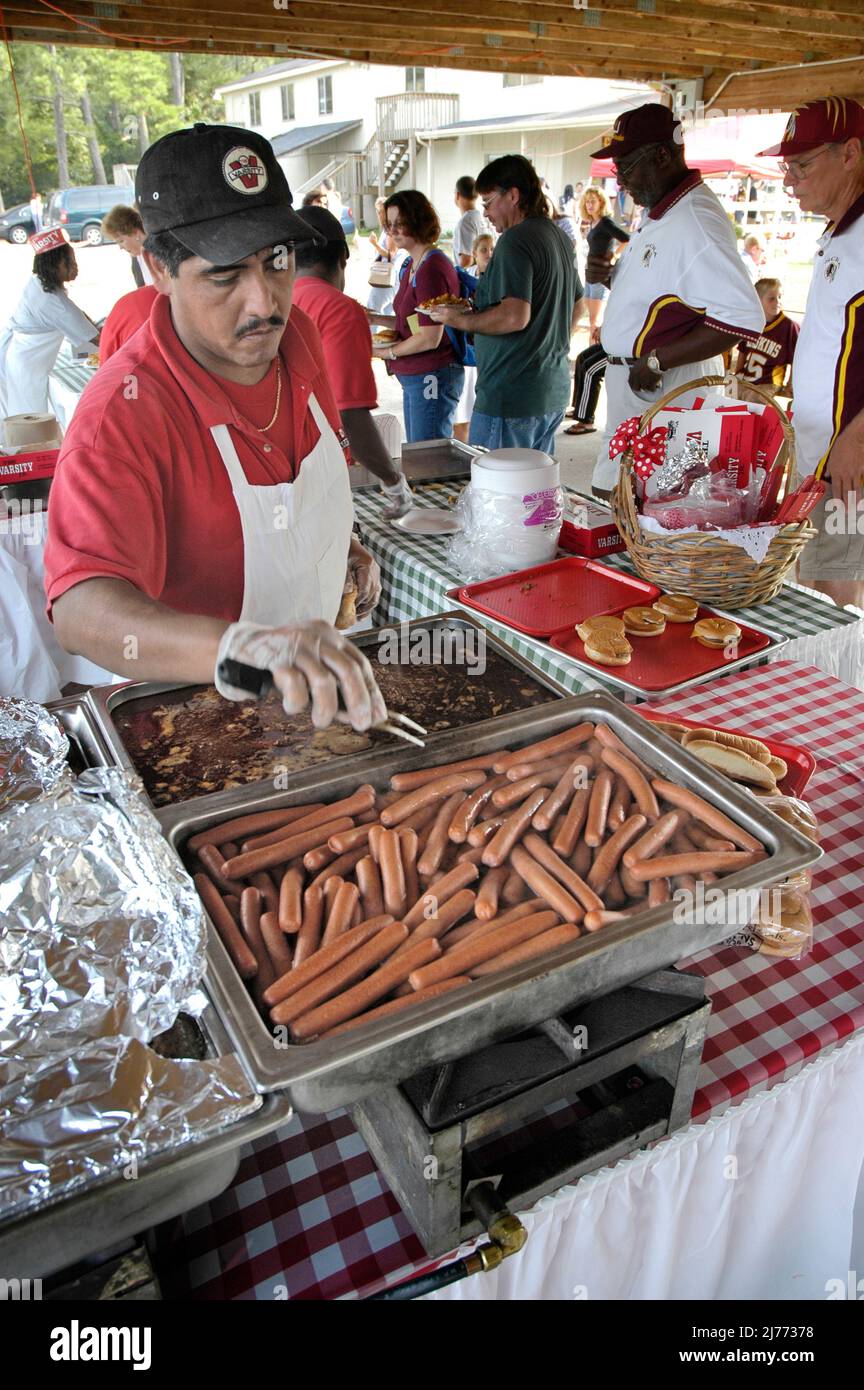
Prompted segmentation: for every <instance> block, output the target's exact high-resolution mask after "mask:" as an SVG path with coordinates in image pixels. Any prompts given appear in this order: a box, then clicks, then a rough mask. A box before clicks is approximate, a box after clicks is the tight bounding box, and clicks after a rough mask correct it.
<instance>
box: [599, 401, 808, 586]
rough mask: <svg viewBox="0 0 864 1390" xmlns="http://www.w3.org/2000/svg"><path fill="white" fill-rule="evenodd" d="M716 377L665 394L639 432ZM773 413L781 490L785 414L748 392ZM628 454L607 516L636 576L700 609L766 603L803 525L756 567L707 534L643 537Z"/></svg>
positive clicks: (786, 457)
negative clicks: (778, 428)
mask: <svg viewBox="0 0 864 1390" xmlns="http://www.w3.org/2000/svg"><path fill="white" fill-rule="evenodd" d="M724 381H725V378H724V377H722V376H706V377H699V378H698V379H696V380H695V381H690V382H687V383H685V385H683V386H679V387H677V388H676V389H675V390H674V391H669V392H668V393H667V395H665V396H663V398H662V399H661V400H659V401H658V402H657V404H656V405H652V406H651V408H650V409H649V410H646V412H645V414H644V415H643V416H642V420H641V423H640V426H639V428H640V432H641V431H644V430H645V429H646V428H647V427H648V426H649V425H650V423H651V421H652V420H653V419H654V416H655V415H656V414H657V413H658V411H660V410H662V409H663V408H664V407H665V406H667V405H668V404H669V402H670V401H672V400H674V399H675V398H676V396H680V395H683V393H684V392H685V391H692V390H693V389H694V387H697V386H722V385H723V384H724ZM753 389H754V390H755V391H758V393H759V395H760V396H761V397H762V398H763V399H764V400H765V402H766V404H768V405H770V406H771V407H772V408H773V409H774V410H776V411H777V414H778V416H779V417H780V423H781V424H782V426H783V435H784V442H783V444H782V445H781V458H782V459H783V462H784V465H785V471H784V485H785V487H786V490H788V487H789V485H790V483H791V480H792V477H793V475H794V471H795V446H794V442H793V434H792V426H791V425H790V423H789V420H788V417H787V416H786V413H785V412H784V411H783V410H782V408H781V407H780V406H779V405H778V404H777V402H776V401H775V400H774V398H773V396H771V395H770V393H769V392H767V391H760V390H759V388H758V387H754V388H753ZM633 479H634V474H633V453H632V450H630V449H628V450H627V452H626V453H625V454H624V455H623V456H622V462H621V470H620V472H619V474H618V482H617V484H616V486H615V488H614V489H613V491H612V498H611V502H612V515H613V517H614V519H615V525H616V526H617V527H618V530H619V531H620V532H621V536H622V538H623V540H624V544H625V545H626V547H627V550H628V551H629V553H630V558H631V560H632V561H633V566H634V568H635V570H636V573H637V574H638V575H640V576H641V577H642V579H647V580H649V581H650V582H651V583H653V584H659V585H660V587H661V588H663V589H665V590H666V591H667V592H670V591H671V592H673V593H680V594H690V595H691V597H693V598H695V599H698V600H699V602H700V603H705V604H709V605H711V606H712V607H715V608H749V607H751V606H752V605H753V604H756V603H767V601H768V600H769V599H772V598H774V596H775V594H777V593H779V591H780V587H781V585H782V583H783V579H784V577H785V575H786V573H787V571H788V570H790V569H791V568H792V566H793V565H794V564H795V562H796V561H797V559H798V557H799V555H800V554H801V551H802V550H803V549H804V547H805V545H806V544H807V542H808V541H809V540H811V539H812V537H813V536H815V535H816V531H815V529H814V527H813V526H812V525H811V523H810V522H809V521H801V522H796V523H795V524H794V525H791V526H783V527H781V528H780V530H779V531H778V532H777V535H776V536H775V537H774V539H773V540H772V542H771V544H770V545H769V547H768V553H767V554H766V556H765V558H764V560H763V561H762V563H761V564H758V565H757V564H756V562H755V560H751V558H750V556H749V555H747V554H746V553H745V552H744V551H743V550H742V549H741V548H740V546H737V545H732V544H730V542H729V541H727V540H723V539H722V538H721V537H719V536H717V535H716V534H714V533H712V532H710V531H684V532H681V533H679V534H677V535H676V534H674V533H672V532H670V533H669V534H668V535H666V536H663V535H655V534H653V533H651V532H648V531H643V530H642V529H641V527H640V524H639V513H638V511H637V509H636V494H635V489H634V481H633Z"/></svg>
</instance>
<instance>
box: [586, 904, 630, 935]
mask: <svg viewBox="0 0 864 1390" xmlns="http://www.w3.org/2000/svg"><path fill="white" fill-rule="evenodd" d="M632 913H633V909H632V908H630V907H625V908H624V909H623V910H622V911H621V912H611V911H609V910H607V909H604V910H603V911H602V912H586V913H585V921H584V922H583V923H582V925H583V926H584V928H585V930H586V931H599V930H600V928H601V927H608V926H609V923H610V922H624V921H626V920H627V918H628V917H630V916H632Z"/></svg>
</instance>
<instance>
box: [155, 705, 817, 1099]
mask: <svg viewBox="0 0 864 1390" xmlns="http://www.w3.org/2000/svg"><path fill="white" fill-rule="evenodd" d="M583 719H590V720H594V721H598V722H599V721H602V722H604V723H606V724H608V725H609V726H610V727H611V728H612V729H613V730H614V731H615V732H616V733H617V734H618V735H619V736H620V737H621V738H622V739H623V740H624V741H625V742H626V743H627V744H628V745H629V746H630V747H631V748H633V749H634V751H635V752H637V753H638V754H639V756H640V757H641V758H643V759H644V761H645V762H646V763H648V764H649V765H650V766H651V767H653V768H655V769H656V770H657V771H658V772H659V773H660V774H661V775H663V776H666V777H671V778H673V779H674V780H675V781H676V782H678V783H679V784H680V785H683V786H685V787H690V788H692V789H693V790H697V789H698V791H699V793H700V794H701V795H703V796H705V797H707V798H708V799H709V800H710V801H711V802H712V803H713V804H715V805H716V806H718V807H720V808H722V810H723V811H725V812H726V813H727V814H728V815H731V816H732V817H733V818H734V819H735V820H736V821H737V822H738V823H739V824H741V825H742V826H744V827H746V829H747V830H749V831H750V832H751V833H752V834H753V835H755V836H757V838H758V839H760V840H761V841H762V842H763V843H764V844H765V846H766V848H767V849H768V850H769V851H770V852H771V859H770V861H769V862H768V863H763V864H757V865H754V866H752V867H751V868H749V869H744V870H742V871H741V872H740V873H737V874H732V875H729V877H728V878H726V879H724V880H723V886H724V888H728V889H748V888H749V889H754V888H759V887H761V886H763V885H764V884H766V883H776V882H778V881H780V880H781V879H782V878H784V877H785V876H786V875H787V874H789V873H791V872H793V871H794V870H796V869H799V868H803V867H805V866H806V865H809V864H813V863H815V862H816V860H817V859H819V858H820V855H821V851H820V850H819V848H818V847H817V846H816V845H814V844H813V842H812V841H811V840H809V839H807V837H806V836H804V835H801V834H800V833H799V832H797V831H796V830H793V829H792V828H791V827H790V826H788V825H786V823H785V822H784V821H782V820H780V819H779V818H778V817H776V816H774V815H773V814H772V813H771V812H770V811H767V810H766V809H765V808H764V807H763V806H762V804H761V803H760V801H759V800H758V798H756V797H753V796H751V795H750V794H749V793H748V792H746V791H745V790H743V789H742V788H741V787H739V786H736V785H735V784H734V783H732V782H730V781H729V780H728V779H727V778H725V777H723V776H722V775H721V774H720V773H718V772H716V771H714V770H713V769H711V768H709V767H707V766H706V765H705V764H704V763H701V762H700V761H699V760H698V759H697V758H695V757H694V756H693V755H692V754H689V753H687V751H686V749H684V748H681V747H680V746H679V745H678V744H676V743H674V742H673V741H672V740H671V739H669V738H667V737H666V736H665V735H663V734H661V733H660V732H659V731H658V730H656V729H654V728H652V726H651V725H650V724H648V723H647V722H646V721H645V720H644V719H642V718H641V717H640V716H639V715H638V714H637V713H636V712H635V711H633V710H631V709H629V708H628V707H627V706H626V705H624V704H623V703H622V702H621V701H620V700H619V699H617V698H616V697H615V696H613V695H611V694H607V693H606V692H605V691H601V692H597V693H591V694H586V695H580V696H577V697H575V698H572V699H569V700H560V701H558V702H557V703H555V704H553V705H545V706H542V707H540V708H539V709H536V710H528V711H522V712H521V713H520V714H514V715H508V716H505V717H501V718H499V719H497V720H494V721H490V722H489V723H488V724H486V725H485V726H483V727H480V726H478V727H477V728H475V729H473V730H471V731H470V733H468V734H467V735H466V731H465V730H464V729H463V730H454V731H450V732H446V733H442V734H440V735H438V736H437V737H436V739H435V743H434V747H432V746H431V745H430V747H428V748H427V749H425V750H422V751H421V750H419V749H411V750H409V749H407V748H406V749H404V750H402V749H398V750H396V751H395V752H393V751H392V750H390V751H389V752H388V753H387V755H386V756H385V757H383V758H378V759H377V760H376V761H375V762H374V763H373V762H372V760H370V759H363V760H362V766H361V760H355V762H354V764H353V766H351V767H346V766H345V764H344V762H343V763H342V765H341V766H339V767H336V766H335V765H334V764H331V765H330V766H329V767H328V768H327V769H325V770H324V772H323V773H322V772H321V770H320V769H319V770H318V771H317V772H315V771H313V772H312V773H311V774H310V773H307V774H301V775H300V776H298V777H297V779H296V781H295V782H294V784H293V785H292V786H291V788H290V789H289V790H287V791H285V792H274V791H273V790H272V789H270V790H268V791H267V792H266V793H265V792H263V791H260V792H259V793H258V794H257V795H255V796H248V795H247V796H246V797H244V798H243V800H242V810H243V811H244V812H246V811H251V810H273V809H274V808H276V807H280V806H291V805H300V804H302V803H303V802H305V801H311V800H316V801H325V802H326V801H332V800H336V799H338V798H340V797H343V796H347V795H349V794H350V793H351V792H353V791H354V790H355V789H356V787H357V786H358V785H359V784H360V783H361V782H371V783H372V784H373V785H374V786H375V787H377V788H378V789H379V790H384V789H385V788H386V787H387V786H388V783H389V778H390V776H391V774H392V773H393V772H396V771H406V770H410V769H412V768H417V767H426V766H434V765H438V764H441V763H446V762H448V761H454V760H457V759H460V758H466V757H470V756H474V755H477V754H480V753H484V752H489V751H491V750H494V749H499V748H518V747H522V746H524V745H526V744H528V743H533V742H535V741H536V740H538V739H540V738H545V737H548V736H550V735H552V734H556V733H560V732H562V731H563V730H564V729H567V728H569V727H571V726H572V725H573V724H576V723H579V722H580V721H581V720H583ZM239 808H240V803H239V802H238V800H237V799H235V800H234V801H233V803H232V806H231V808H230V809H239ZM228 813H229V806H228V805H227V804H226V805H223V807H222V808H221V810H220V813H219V815H214V814H213V813H212V810H208V808H207V807H206V806H202V805H199V807H198V809H197V810H195V809H193V808H192V807H191V805H190V804H187V805H186V806H185V807H184V806H177V807H171V808H168V809H166V810H163V811H160V812H158V813H157V816H158V819H159V821H160V823H161V825H162V827H163V830H164V832H165V835H166V836H167V838H168V840H169V842H170V843H171V844H172V845H173V846H174V847H175V849H177V851H178V853H179V852H180V851H181V849H182V847H183V845H184V843H185V841H186V840H187V839H188V838H189V836H190V835H193V834H195V833H196V832H198V831H200V830H203V829H205V828H206V827H207V826H208V825H211V824H213V823H214V822H215V821H217V820H219V819H220V818H223V817H225V816H227V814H228ZM673 911H674V908H673V905H671V904H666V905H664V906H661V907H656V908H650V909H648V910H646V911H645V912H643V913H639V914H638V915H635V916H633V917H630V918H628V919H627V920H625V921H621V922H617V923H614V924H612V925H610V926H607V927H604V928H603V930H602V931H600V932H594V933H591V934H590V935H587V936H583V937H580V939H579V940H578V941H574V942H572V943H570V944H569V945H567V946H565V947H563V948H561V949H560V950H558V951H556V952H554V953H550V955H549V956H547V957H544V958H543V959H542V961H532V962H530V963H526V964H523V965H521V966H514V967H512V968H511V969H510V970H508V971H506V972H502V973H501V974H500V975H499V976H496V977H494V978H492V979H486V980H483V981H479V980H478V981H477V982H476V983H475V984H473V985H471V986H470V987H466V988H465V989H464V990H459V991H457V992H455V993H454V994H449V995H442V996H441V998H440V999H435V1000H429V1001H427V1002H426V1003H424V1004H420V1005H418V1006H417V1008H416V1009H413V1010H410V1011H407V1012H405V1013H400V1014H395V1015H393V1016H392V1018H390V1019H381V1020H379V1021H378V1022H374V1021H373V1022H372V1023H370V1024H368V1025H367V1026H365V1027H362V1026H361V1027H358V1028H357V1029H355V1030H352V1031H351V1032H349V1033H347V1034H345V1035H343V1036H342V1037H338V1038H330V1039H322V1040H320V1041H318V1042H313V1043H307V1044H305V1045H297V1044H290V1045H288V1046H285V1045H284V1044H282V1045H279V1043H278V1042H277V1040H276V1039H274V1037H273V1035H272V1034H271V1032H270V1030H269V1028H268V1027H267V1026H266V1024H265V1023H264V1021H263V1020H262V1018H261V1017H260V1015H259V1013H258V1011H257V1009H256V1007H255V1005H254V1003H253V1002H252V999H251V998H250V996H249V994H248V993H247V991H246V988H245V987H244V985H243V983H242V981H241V980H240V977H239V976H238V974H237V973H236V971H235V969H234V967H233V965H232V964H231V961H230V959H229V957H228V955H227V953H226V951H225V949H224V947H223V946H222V943H221V941H220V940H219V938H218V936H217V934H216V932H215V931H214V930H213V929H212V927H211V930H210V933H209V945H208V975H207V980H208V989H209V992H210V996H211V998H212V1000H213V1002H214V1004H215V1006H216V1008H217V1009H218V1010H219V1013H220V1015H221V1017H222V1019H223V1022H224V1023H225V1027H226V1028H227V1030H228V1032H229V1033H230V1035H231V1037H232V1040H233V1042H234V1045H235V1047H236V1049H237V1051H238V1053H239V1054H240V1056H241V1057H242V1058H243V1060H244V1062H245V1064H246V1066H247V1069H248V1071H249V1072H250V1074H251V1075H252V1076H253V1077H254V1078H255V1082H256V1084H257V1085H258V1086H259V1087H260V1088H261V1090H265V1091H266V1090H272V1089H274V1088H285V1089H286V1090H287V1091H288V1094H289V1095H290V1096H291V1099H292V1101H293V1102H294V1104H295V1105H296V1106H297V1108H298V1109H300V1110H303V1111H311V1112H313V1113H316V1112H323V1111H327V1110H332V1109H334V1108H335V1107H337V1106H340V1105H348V1104H352V1103H353V1102H355V1101H357V1100H359V1099H361V1098H362V1097H363V1096H365V1095H368V1094H370V1093H371V1092H373V1091H375V1090H378V1089H379V1088H380V1087H382V1086H385V1085H386V1086H392V1085H393V1084H394V1083H395V1082H397V1081H400V1080H401V1079H403V1078H404V1077H406V1076H411V1075H413V1074H414V1073H415V1072H418V1071H421V1070H422V1069H423V1068H424V1067H427V1066H431V1065H432V1064H433V1063H439V1062H446V1061H449V1060H451V1059H453V1058H455V1057H460V1056H465V1055H466V1054H467V1053H470V1052H472V1051H474V1050H476V1049H477V1048H480V1047H483V1046H485V1045H486V1044H487V1043H491V1042H495V1041H498V1040H500V1039H501V1038H504V1037H507V1036H509V1035H510V1034H513V1033H515V1032H518V1031H519V1030H520V1029H523V1028H527V1027H529V1026H530V1025H532V1024H535V1023H538V1022H540V1021H541V1020H542V1019H546V1018H550V1017H552V1016H554V1015H556V1014H558V1013H560V1012H561V1010H562V1009H567V1008H569V1007H572V1006H574V1005H576V1004H579V1003H582V1002H583V1001H585V1000H587V999H591V998H595V997H597V996H600V995H603V994H607V993H609V992H610V991H612V990H614V989H617V988H619V987H620V986H622V985H626V984H630V983H632V982H633V981H634V980H638V979H640V978H641V977H642V976H644V975H648V974H650V973H651V972H652V971H654V970H661V969H664V968H666V967H667V966H670V965H672V964H674V963H675V962H676V961H680V960H681V959H683V958H684V957H686V956H690V955H693V954H695V953H696V952H697V951H701V950H704V949H706V948H707V947H710V946H713V945H716V944H717V942H719V941H722V940H724V939H725V938H726V937H728V936H729V935H730V927H729V925H727V924H724V923H719V924H714V925H711V926H695V925H685V924H681V923H676V922H675V921H674V917H673Z"/></svg>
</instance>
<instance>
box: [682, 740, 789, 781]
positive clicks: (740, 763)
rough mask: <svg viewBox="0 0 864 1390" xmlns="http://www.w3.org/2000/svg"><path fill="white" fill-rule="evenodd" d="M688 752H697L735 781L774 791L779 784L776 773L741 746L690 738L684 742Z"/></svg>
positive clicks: (704, 760)
mask: <svg viewBox="0 0 864 1390" xmlns="http://www.w3.org/2000/svg"><path fill="white" fill-rule="evenodd" d="M684 746H685V748H686V749H687V751H688V753H695V754H696V757H697V758H700V759H701V761H702V762H703V763H707V764H708V766H709V767H716V769H717V771H718V772H723V773H725V774H726V776H727V777H731V778H732V780H733V781H734V782H747V783H750V784H752V785H753V786H756V787H764V788H765V790H766V791H773V790H774V789H775V787H776V786H777V781H776V779H775V777H774V773H773V772H772V771H771V770H770V768H768V767H766V766H765V764H764V763H760V762H758V761H757V759H756V758H751V757H750V754H749V753H742V752H741V749H740V748H728V747H727V746H726V744H725V743H712V742H711V741H710V740H708V739H698V738H697V739H689V740H687V741H686V742H685V744H684Z"/></svg>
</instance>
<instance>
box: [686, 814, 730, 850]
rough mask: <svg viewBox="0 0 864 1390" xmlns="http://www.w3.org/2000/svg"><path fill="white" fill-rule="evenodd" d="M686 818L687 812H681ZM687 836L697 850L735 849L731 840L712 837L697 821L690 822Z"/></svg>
mask: <svg viewBox="0 0 864 1390" xmlns="http://www.w3.org/2000/svg"><path fill="white" fill-rule="evenodd" d="M681 814H682V815H685V816H686V814H687V813H686V812H681ZM687 835H688V836H689V838H690V840H691V841H692V842H693V844H694V845H695V846H696V848H697V849H716V850H733V849H734V848H735V846H734V844H733V843H732V841H731V840H721V839H719V838H718V837H717V836H716V835H711V834H710V833H709V832H708V831H707V830H705V829H704V827H703V826H701V825H697V824H696V822H695V821H693V820H688V824H687Z"/></svg>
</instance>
